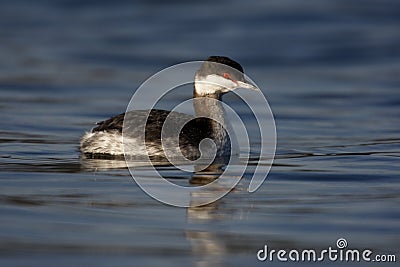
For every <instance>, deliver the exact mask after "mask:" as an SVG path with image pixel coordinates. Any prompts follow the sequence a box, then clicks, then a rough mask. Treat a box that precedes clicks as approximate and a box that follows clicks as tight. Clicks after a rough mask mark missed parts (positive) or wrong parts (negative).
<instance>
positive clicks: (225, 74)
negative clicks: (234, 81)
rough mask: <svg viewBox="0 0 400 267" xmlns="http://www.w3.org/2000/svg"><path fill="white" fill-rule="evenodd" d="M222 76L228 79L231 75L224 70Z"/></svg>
mask: <svg viewBox="0 0 400 267" xmlns="http://www.w3.org/2000/svg"><path fill="white" fill-rule="evenodd" d="M222 76H224V78H225V79H230V78H231V75H230V74H229V73H226V72H224V73H223V74H222Z"/></svg>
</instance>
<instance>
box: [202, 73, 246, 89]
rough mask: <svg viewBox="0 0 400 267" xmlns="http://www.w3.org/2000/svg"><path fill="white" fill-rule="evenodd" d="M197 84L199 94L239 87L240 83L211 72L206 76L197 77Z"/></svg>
mask: <svg viewBox="0 0 400 267" xmlns="http://www.w3.org/2000/svg"><path fill="white" fill-rule="evenodd" d="M195 86H196V92H197V93H199V94H214V93H215V92H217V91H221V92H228V91H230V90H233V89H235V88H237V87H238V84H237V83H235V82H233V81H232V80H229V79H225V78H224V77H221V76H219V75H216V74H210V75H207V76H206V77H201V76H198V77H196V81H195Z"/></svg>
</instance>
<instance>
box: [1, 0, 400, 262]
mask: <svg viewBox="0 0 400 267" xmlns="http://www.w3.org/2000/svg"><path fill="white" fill-rule="evenodd" d="M146 2H147V4H144V3H135V2H131V1H121V2H119V3H118V4H115V3H111V2H109V1H98V2H94V1H85V2H82V1H62V0H59V1H35V3H33V2H32V1H1V8H0V25H1V28H0V40H1V41H0V58H1V60H0V110H1V117H0V118H1V122H2V123H1V124H2V126H1V128H0V129H1V130H0V202H1V206H0V265H1V266H21V265H24V266H25V265H29V266H54V265H56V264H57V265H58V266H71V265H80V266H110V265H113V266H115V265H118V266H243V265H245V266H263V265H266V264H270V265H272V264H274V265H287V263H286V264H285V263H279V262H278V261H276V260H275V261H274V263H270V262H264V263H263V262H258V261H257V258H256V253H257V251H258V250H259V249H261V248H262V247H263V246H264V245H265V244H267V245H268V246H269V247H270V248H272V249H287V250H290V249H294V248H296V249H304V248H315V249H325V248H327V247H329V246H332V247H335V242H336V240H337V239H338V238H340V237H343V238H346V240H347V241H348V244H349V247H350V248H359V249H365V248H368V249H371V250H373V251H374V253H375V254H378V253H381V254H396V253H398V249H399V247H400V242H399V240H400V238H399V237H400V228H399V225H400V224H399V221H400V220H399V219H400V212H399V208H398V207H399V204H400V197H399V192H400V184H399V173H400V168H399V163H400V160H399V156H400V138H399V133H400V126H399V125H400V112H399V111H400V109H399V104H400V93H399V87H400V79H399V77H400V75H399V74H400V72H399V69H398V66H399V62H400V49H399V46H398V43H399V41H400V40H399V39H400V36H399V34H398V29H399V22H400V19H399V18H400V16H399V14H398V13H399V10H400V6H399V3H398V1H394V0H393V1H391V0H384V1H372V0H366V1H363V3H362V4H360V2H359V1H353V0H351V1H333V0H330V1H323V2H322V1H316V0H315V1H314V0H311V1H307V2H305V3H304V1H303V2H299V1H289V0H286V1H282V0H281V1H267V2H265V3H264V2H262V1H247V2H246V3H247V4H246V5H244V3H243V2H242V1H220V2H218V3H215V2H213V1H202V2H196V3H194V4H188V3H186V2H185V1H173V2H171V1H168V4H167V3H164V2H162V1H146ZM214 54H215V55H218V54H222V55H228V56H231V57H232V58H234V59H237V60H238V61H239V62H241V63H242V65H243V66H244V67H245V70H246V72H247V74H248V75H250V77H251V78H252V79H253V80H255V81H256V82H257V84H259V85H261V86H262V87H263V91H264V93H265V94H266V96H267V98H268V101H269V102H270V105H271V108H272V110H273V112H274V115H275V119H276V124H277V134H278V145H277V155H276V159H275V162H274V165H273V167H272V170H271V172H270V174H269V176H268V179H267V181H266V182H265V183H264V184H263V186H262V187H261V188H260V189H259V190H258V191H257V192H256V193H254V194H248V193H247V192H246V190H245V189H246V185H247V184H248V181H249V179H250V178H249V177H251V173H252V168H251V167H250V168H249V169H248V170H247V172H246V173H245V175H244V179H243V180H242V181H241V182H240V184H239V185H238V187H237V189H236V190H234V191H233V192H231V193H230V194H229V195H228V196H226V197H225V198H223V199H222V200H220V201H218V202H216V203H214V204H212V205H209V206H205V207H201V208H190V209H183V208H174V207H170V206H166V205H163V204H160V203H159V202H157V201H155V200H153V199H151V198H150V197H148V196H147V195H146V194H144V193H143V192H142V191H141V190H140V189H139V188H138V186H137V185H136V184H135V183H134V182H133V181H132V178H131V177H130V175H129V172H128V170H127V169H125V168H116V167H118V165H119V164H120V162H116V161H106V162H105V161H95V160H93V161H85V160H82V159H80V156H79V152H78V143H79V138H80V136H81V135H82V134H83V133H84V131H87V130H89V129H90V127H91V126H92V123H93V122H95V121H99V120H101V119H104V118H107V117H109V116H111V115H114V114H119V113H120V112H123V111H124V110H125V108H126V106H127V104H128V101H129V98H130V96H131V95H132V93H133V92H134V90H135V88H136V87H137V86H138V85H139V84H140V83H141V82H142V81H144V80H145V79H146V78H147V77H149V76H150V75H152V74H153V73H155V72H157V71H159V70H160V69H162V68H164V67H167V66H170V65H172V64H174V63H178V62H183V61H187V60H199V59H203V58H205V57H207V56H208V55H214ZM181 97H182V96H177V99H176V100H177V101H179V100H180V99H181ZM226 101H227V103H232V102H233V103H234V99H232V98H231V97H229V96H227V98H226ZM252 141H253V142H252V144H251V146H252V148H257V147H259V145H260V139H259V138H257V137H256V138H253V139H252ZM120 167H121V166H120ZM162 172H163V174H164V175H166V176H168V177H169V179H170V180H171V181H174V182H176V183H180V184H184V185H185V184H186V185H188V184H189V182H190V180H191V179H192V177H190V176H189V175H187V174H184V175H182V173H180V172H178V171H177V170H176V169H174V168H171V167H163V168H162ZM150 178H151V177H150ZM397 260H399V254H397ZM326 263H329V262H324V264H326ZM319 264H320V265H321V264H322V263H319ZM330 264H331V265H343V266H344V265H346V263H345V262H335V263H332V262H331V263H330ZM299 265H304V266H308V263H304V262H303V263H299ZM355 265H357V264H355ZM358 265H360V264H358ZM371 265H374V264H372V263H371ZM382 265H385V266H386V265H387V266H390V265H391V264H390V263H385V264H382Z"/></svg>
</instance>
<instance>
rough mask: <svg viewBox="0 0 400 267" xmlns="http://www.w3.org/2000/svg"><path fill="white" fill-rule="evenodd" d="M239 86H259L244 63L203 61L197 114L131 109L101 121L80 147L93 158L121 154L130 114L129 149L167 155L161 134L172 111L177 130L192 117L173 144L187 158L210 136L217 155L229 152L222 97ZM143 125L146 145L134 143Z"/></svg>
mask: <svg viewBox="0 0 400 267" xmlns="http://www.w3.org/2000/svg"><path fill="white" fill-rule="evenodd" d="M237 88H244V89H251V90H259V89H258V88H257V87H255V86H254V85H252V84H250V83H249V82H247V81H246V80H245V78H244V74H243V68H242V66H241V65H240V64H239V63H237V62H236V61H234V60H232V59H230V58H228V57H223V56H211V57H209V58H208V59H207V60H206V61H204V63H203V64H202V65H201V67H200V69H199V70H198V71H197V72H196V74H195V77H194V90H193V98H194V100H195V101H194V102H193V106H194V111H195V114H196V117H197V118H195V117H193V116H191V115H187V114H184V113H179V112H171V111H166V110H160V109H152V110H134V111H129V112H128V113H126V114H125V113H122V114H120V115H117V116H115V117H112V118H110V119H108V120H105V121H102V122H99V123H97V124H98V126H97V127H95V128H93V129H92V131H91V132H90V133H86V134H85V135H84V136H83V137H82V138H81V141H80V151H81V152H82V153H83V154H84V155H85V156H86V157H89V158H109V157H110V158H114V157H120V156H123V155H124V144H123V141H122V132H123V129H122V128H123V124H124V119H125V120H126V119H127V118H129V121H130V122H131V123H129V127H130V128H129V129H128V130H129V140H127V139H126V138H125V136H124V138H125V139H124V142H125V145H129V147H130V149H129V151H132V152H131V153H132V155H130V156H137V157H143V156H145V155H148V156H149V157H150V158H165V152H164V150H163V146H162V143H161V135H162V127H163V123H164V121H165V120H166V119H167V117H168V116H169V119H168V121H169V122H171V121H172V126H174V124H175V123H176V125H177V127H178V128H174V127H172V128H174V129H179V125H180V123H182V122H187V121H188V123H186V124H185V125H184V127H183V128H182V130H181V132H180V133H179V144H178V143H177V142H175V148H176V149H177V150H179V149H180V152H181V153H182V155H183V156H184V157H186V158H187V159H197V158H199V157H200V156H201V153H200V150H199V145H200V142H201V141H202V140H204V139H206V138H208V139H211V140H212V141H213V142H214V144H215V146H214V149H216V156H227V155H230V153H231V140H230V137H229V136H228V134H227V127H229V126H228V121H227V119H226V117H225V113H224V108H223V107H222V105H221V103H220V102H219V101H220V100H221V97H222V95H223V94H225V93H228V92H230V91H233V90H234V89H237ZM216 100H219V101H216ZM127 115H128V116H127ZM146 117H147V121H146ZM181 125H183V124H181ZM140 126H141V127H140ZM144 127H145V128H144ZM139 128H141V129H145V137H144V138H145V139H144V140H145V144H146V146H145V147H144V146H143V145H138V144H139V143H140V142H136V140H137V139H139V137H138V135H139V134H143V133H142V131H141V130H136V129H139ZM169 128H171V127H169ZM135 130H136V131H135ZM171 135H172V134H171ZM141 138H143V137H141ZM164 138H167V139H168V134H167V135H165V134H164V133H163V142H164ZM141 140H143V139H141ZM142 144H143V143H142ZM126 153H127V152H126V151H125V154H126ZM169 155H170V154H169Z"/></svg>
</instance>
